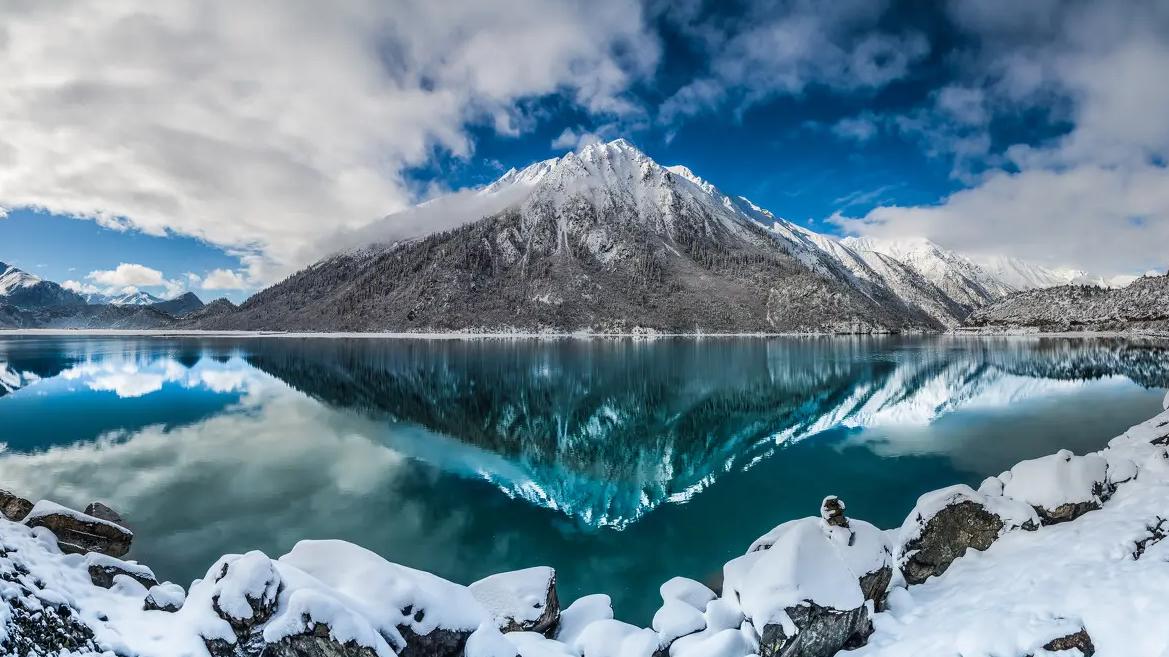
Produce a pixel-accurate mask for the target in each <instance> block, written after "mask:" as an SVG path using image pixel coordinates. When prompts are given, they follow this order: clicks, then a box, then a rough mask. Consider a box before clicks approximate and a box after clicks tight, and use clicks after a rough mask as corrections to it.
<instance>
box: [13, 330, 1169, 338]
mask: <svg viewBox="0 0 1169 657" xmlns="http://www.w3.org/2000/svg"><path fill="white" fill-rule="evenodd" d="M37 335H44V336H82V337H85V336H118V337H197V338H220V337H224V338H333V339H384V340H513V339H514V340H564V339H578V340H586V339H597V338H601V339H604V338H634V339H641V340H652V339H657V338H694V339H702V338H826V337H840V338H888V337H907V336H937V337H964V338H994V337H1027V338H1153V339H1169V332H1163V331H1058V332H1043V331H1038V330H1032V329H1022V328H1020V329H986V328H969V329H961V328H960V329H954V330H951V331H945V332H937V333H658V332H640V333H638V332H634V333H602V332H597V333H592V332H583V331H577V332H571V333H563V332H543V333H531V332H512V333H509V332H490V331H484V332H471V331H451V332H445V333H425V332H423V333H395V332H344V331H336V332H316V331H314V332H297V331H217V330H201V329H181V330H180V329H0V336H37Z"/></svg>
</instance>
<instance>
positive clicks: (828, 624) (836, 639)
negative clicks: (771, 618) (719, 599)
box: [759, 603, 873, 657]
mask: <svg viewBox="0 0 1169 657" xmlns="http://www.w3.org/2000/svg"><path fill="white" fill-rule="evenodd" d="M785 611H786V612H787V615H788V616H789V617H790V618H791V619H792V622H794V623H795V625H796V627H797V628H799V632H797V633H796V634H795V636H791V637H789V636H787V635H786V634H784V631H783V627H782V626H780V625H767V626H765V627H764V628H763V636H762V637H760V640H759V656H760V657H831V656H832V655H835V654H836V653H837V652H838V651H840V650H841V649H845V648H854V647H860V646H862V645H864V642H865V640H866V639H867V638H868V636H869V635H870V634H872V632H873V624H872V621H871V620H870V619H869V612H868V609H866V608H865V607H857V608H856V609H853V610H850V611H838V610H836V609H832V608H829V607H821V606H819V605H817V604H814V603H809V604H807V605H800V606H798V607H789V608H787V609H786V610H785Z"/></svg>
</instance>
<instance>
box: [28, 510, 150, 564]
mask: <svg viewBox="0 0 1169 657" xmlns="http://www.w3.org/2000/svg"><path fill="white" fill-rule="evenodd" d="M24 524H26V525H28V526H29V527H44V528H46V529H48V530H49V531H51V532H53V534H54V535H55V536H56V537H57V545H58V546H59V547H60V548H61V551H62V552H67V553H74V554H84V553H86V552H98V553H101V554H106V555H109V556H111V557H123V556H125V555H126V553H127V552H129V551H130V542H131V541H132V540H133V539H134V534H133V532H131V531H130V530H129V529H126V528H125V527H122V526H121V525H119V524H117V523H113V522H110V521H108V520H102V519H101V518H96V517H94V516H91V515H88V514H85V513H81V512H80V511H74V510H73V509H68V508H65V507H63V506H61V505H59V504H56V503H54V502H49V501H48V500H41V501H40V502H37V503H36V504H35V505H33V508H32V510H31V511H29V513H28V515H27V516H26V517H25V519H24Z"/></svg>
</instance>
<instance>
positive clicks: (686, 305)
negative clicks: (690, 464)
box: [201, 140, 969, 333]
mask: <svg viewBox="0 0 1169 657" xmlns="http://www.w3.org/2000/svg"><path fill="white" fill-rule="evenodd" d="M477 200H478V202H479V203H480V205H479V206H478V207H480V208H483V210H481V211H482V212H483V214H482V215H480V216H482V218H481V219H479V220H477V221H474V222H472V223H469V224H467V225H464V226H462V227H461V228H456V229H454V230H450V231H447V232H443V233H439V234H435V235H431V236H428V237H425V238H421V239H417V240H412V241H408V242H399V243H395V244H391V245H384V246H375V247H369V248H363V249H360V250H355V251H350V252H346V253H341V254H338V255H335V256H333V257H331V258H328V259H326V260H323V261H321V262H319V263H317V264H315V265H313V266H311V267H309V268H307V269H305V270H303V271H301V272H298V273H297V274H295V275H293V276H292V277H290V278H289V279H287V280H285V281H283V282H281V283H279V284H277V285H275V286H273V287H271V288H268V289H267V290H264V291H262V292H260V293H258V294H256V295H255V296H253V297H252V298H251V299H249V300H248V301H247V302H245V303H244V304H243V305H242V306H241V307H240V309H239V310H238V311H237V312H235V313H231V314H226V315H222V316H219V317H217V318H216V319H215V320H214V321H207V322H204V323H202V324H201V327H203V328H230V329H284V330H301V331H304V330H348V331H449V330H489V331H547V330H551V331H559V332H569V331H578V330H585V331H593V332H628V331H631V330H634V329H636V328H639V327H641V328H649V329H654V330H657V331H664V332H682V333H695V332H789V331H790V332H853V333H866V332H889V331H906V330H936V329H940V328H943V327H946V326H953V325H955V324H957V323H958V321H960V319H961V317H963V316H964V315H965V313H966V312H968V311H969V306H968V305H966V304H965V303H964V302H956V301H955V300H953V299H951V298H950V297H948V296H947V295H946V294H945V292H944V291H942V290H941V289H939V288H938V287H937V286H936V285H935V284H933V283H932V282H930V281H928V280H926V279H924V278H923V277H922V276H920V275H918V274H917V273H916V272H913V271H912V270H910V269H909V268H906V267H904V266H902V265H900V264H899V263H896V262H893V261H888V260H883V259H875V258H872V257H870V258H869V259H866V258H865V257H862V256H860V255H858V254H857V253H855V252H853V251H852V250H851V249H849V248H848V247H847V246H845V245H842V244H841V243H839V242H837V241H836V240H834V239H832V238H828V237H825V236H822V235H817V234H816V233H812V232H811V231H807V230H806V229H802V228H800V227H798V226H795V225H794V224H790V223H789V222H786V221H784V220H782V219H779V218H776V217H774V216H773V215H771V214H770V213H768V212H767V211H765V210H763V209H761V208H759V207H757V206H755V205H753V204H751V203H750V202H749V201H747V200H746V199H742V198H732V197H730V196H728V195H726V194H723V193H722V192H721V191H719V190H718V189H717V188H715V187H714V186H713V185H711V184H710V183H708V182H706V181H704V180H702V179H701V178H698V177H697V176H695V175H694V174H693V173H691V172H690V171H689V170H688V169H686V168H685V167H663V166H661V165H659V164H658V163H656V162H654V161H653V160H652V159H650V158H649V157H648V156H646V155H645V154H644V153H642V152H641V151H639V150H637V149H636V148H634V147H633V146H632V145H630V144H629V143H628V142H626V141H624V140H616V141H613V142H610V143H608V144H597V145H594V146H590V147H587V148H585V149H583V150H582V151H581V152H579V153H569V154H568V155H565V156H564V157H562V158H557V159H554V160H547V161H544V162H539V163H537V164H534V165H532V166H531V167H528V168H527V169H524V170H522V171H509V172H508V173H507V174H506V175H505V176H504V177H503V178H501V179H500V180H499V181H497V182H496V183H494V184H492V185H490V186H488V187H486V188H484V189H483V190H482V191H481V192H479V194H478V195H477ZM429 209H431V210H432V209H433V208H429ZM462 211H463V212H465V213H467V216H468V217H474V216H476V215H477V214H478V212H477V211H476V207H475V206H472V207H471V208H466V207H464V208H462ZM871 262H876V266H874V265H873V264H870V263H871Z"/></svg>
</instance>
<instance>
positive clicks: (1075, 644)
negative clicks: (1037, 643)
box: [1043, 628, 1096, 657]
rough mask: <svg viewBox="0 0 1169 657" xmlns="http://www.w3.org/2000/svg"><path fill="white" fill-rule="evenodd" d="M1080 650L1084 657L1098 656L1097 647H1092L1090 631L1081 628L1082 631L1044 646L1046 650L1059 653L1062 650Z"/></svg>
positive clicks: (1053, 640)
mask: <svg viewBox="0 0 1169 657" xmlns="http://www.w3.org/2000/svg"><path fill="white" fill-rule="evenodd" d="M1073 648H1075V649H1078V650H1079V651H1080V652H1081V653H1083V655H1084V657H1092V655H1095V654H1096V646H1094V645H1092V637H1090V636H1088V631H1087V630H1085V629H1084V628H1080V631H1078V632H1073V633H1071V634H1069V635H1067V636H1061V637H1059V638H1058V639H1052V640H1051V641H1048V642H1047V643H1046V644H1044V645H1043V649H1044V650H1050V651H1052V652H1058V651H1060V650H1071V649H1073Z"/></svg>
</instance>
